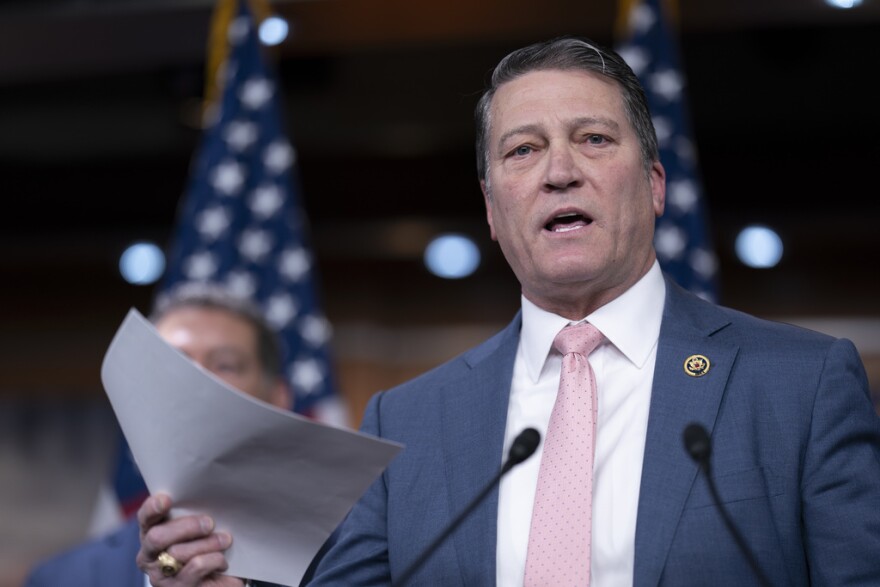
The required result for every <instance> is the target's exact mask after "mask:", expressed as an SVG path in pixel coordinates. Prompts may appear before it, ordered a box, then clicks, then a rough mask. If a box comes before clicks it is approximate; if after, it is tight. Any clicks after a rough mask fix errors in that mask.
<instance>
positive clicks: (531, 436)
mask: <svg viewBox="0 0 880 587" xmlns="http://www.w3.org/2000/svg"><path fill="white" fill-rule="evenodd" d="M540 442H541V434H540V433H539V432H538V431H537V430H535V429H534V428H526V429H525V430H523V431H522V432H520V433H519V436H517V437H516V438H515V439H514V440H513V443H512V444H511V445H510V451H509V452H508V453H507V461H505V462H504V464H503V465H502V466H501V470H500V471H498V473H497V474H496V475H495V476H494V477H493V478H492V480H491V481H489V483H488V484H487V485H486V487H484V488H483V490H482V491H481V492H480V493H479V494H477V496H476V497H475V498H474V499H473V501H471V503H470V504H468V506H467V507H466V508H465V509H464V510H463V511H462V512H461V513H460V514H458V517H456V518H455V519H454V520H453V521H452V523H450V524H449V525H448V526H447V527H446V529H445V530H444V531H443V533H442V534H440V535H439V536H437V538H435V539H434V541H433V542H432V543H431V544H430V545H428V547H427V548H425V550H423V551H422V554H421V555H419V557H418V558H417V559H416V560H415V561H414V562H413V563H412V564H411V565H410V566H409V567H407V569H406V570H405V571H404V572H403V573H401V575H400V577H399V578H398V579H397V581H395V582H394V585H395V586H396V587H403V586H404V585H406V584H407V582H408V581H409V580H410V579H411V578H412V576H413V574H415V572H416V571H417V570H418V569H419V567H421V566H422V565H423V564H424V563H425V561H426V560H428V558H429V557H430V556H431V555H432V554H434V551H435V550H437V547H439V546H440V545H441V544H442V543H443V541H444V540H446V539H447V538H449V535H450V534H452V533H453V532H454V531H455V529H456V528H458V526H459V525H460V524H461V523H462V522H463V521H464V520H465V518H467V517H468V515H470V513H471V512H472V511H474V509H476V507H477V506H478V505H480V503H481V502H482V501H483V500H484V499H486V496H487V495H489V492H490V491H492V489H493V488H494V487H495V486H496V485H498V483H500V482H501V477H503V476H504V475H505V474H507V472H508V471H510V470H511V469H512V468H514V467H515V466H516V465H518V464H520V463H521V462H523V461H524V460H526V459H527V458H529V457H530V456H532V455H533V454H534V453H535V450H536V449H537V448H538V444H540Z"/></svg>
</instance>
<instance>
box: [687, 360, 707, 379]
mask: <svg viewBox="0 0 880 587" xmlns="http://www.w3.org/2000/svg"><path fill="white" fill-rule="evenodd" d="M709 366H710V363H709V359H707V358H706V357H705V356H703V355H691V356H689V357H688V358H687V359H685V360H684V372H685V373H687V374H688V375H690V376H691V377H702V376H703V375H705V374H706V373H708V372H709Z"/></svg>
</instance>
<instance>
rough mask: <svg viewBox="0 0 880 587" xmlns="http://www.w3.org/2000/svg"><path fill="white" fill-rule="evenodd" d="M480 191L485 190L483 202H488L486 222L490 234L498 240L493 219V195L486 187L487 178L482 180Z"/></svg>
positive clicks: (494, 239) (493, 238)
mask: <svg viewBox="0 0 880 587" xmlns="http://www.w3.org/2000/svg"><path fill="white" fill-rule="evenodd" d="M480 191H481V192H483V202H484V203H485V204H486V222H488V223H489V234H490V235H491V236H492V240H493V241H497V240H498V237H497V236H495V223H494V222H493V220H492V196H491V195H490V194H489V190H488V189H487V188H486V180H485V179H481V180H480Z"/></svg>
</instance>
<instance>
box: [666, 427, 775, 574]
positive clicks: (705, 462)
mask: <svg viewBox="0 0 880 587" xmlns="http://www.w3.org/2000/svg"><path fill="white" fill-rule="evenodd" d="M683 436H684V448H685V450H687V452H688V454H689V455H690V456H691V458H692V459H694V461H696V463H697V464H698V465H699V466H700V469H701V470H702V471H703V473H704V474H705V475H706V482H707V483H708V484H709V492H710V493H711V494H712V500H713V501H714V502H715V507H716V508H717V509H718V512H719V513H720V514H721V519H723V520H724V525H725V526H727V529H728V530H729V531H730V534H731V535H732V536H733V539H734V540H735V541H736V545H737V546H738V547H739V549H740V551H741V552H742V553H743V555H744V556H745V557H746V560H747V561H748V563H749V566H750V567H752V571H754V573H755V576H756V577H757V578H758V582H759V583H760V584H761V585H762V586H763V587H771V583H770V580H769V579H767V575H766V574H764V571H763V569H761V565H759V564H758V559H756V558H755V555H754V554H753V553H752V550H751V549H750V548H749V545H748V544H746V541H745V539H744V538H743V536H742V534H740V532H739V530H738V529H737V527H736V526H735V525H734V523H733V519H732V518H731V517H730V514H729V513H728V512H727V510H726V509H724V506H723V505H722V504H721V497H720V496H719V495H718V488H717V487H715V481H714V480H713V479H712V472H711V467H710V465H709V460H710V458H711V456H712V441H711V439H710V438H709V433H708V432H706V429H705V428H703V427H702V426H701V425H699V424H697V423H695V422H694V423H691V424H688V425H687V427H685V429H684V435H683Z"/></svg>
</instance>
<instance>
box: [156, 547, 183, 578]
mask: <svg viewBox="0 0 880 587" xmlns="http://www.w3.org/2000/svg"><path fill="white" fill-rule="evenodd" d="M156 560H158V561H159V564H160V565H161V567H162V574H163V575H165V576H166V577H173V576H174V575H176V574H177V573H179V572H180V569H182V568H183V563H181V562H180V561H179V560H177V559H176V558H174V557H173V556H171V555H170V554H168V553H167V552H165V551H164V550H163V551H162V552H160V553H159V556H158V557H156Z"/></svg>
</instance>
